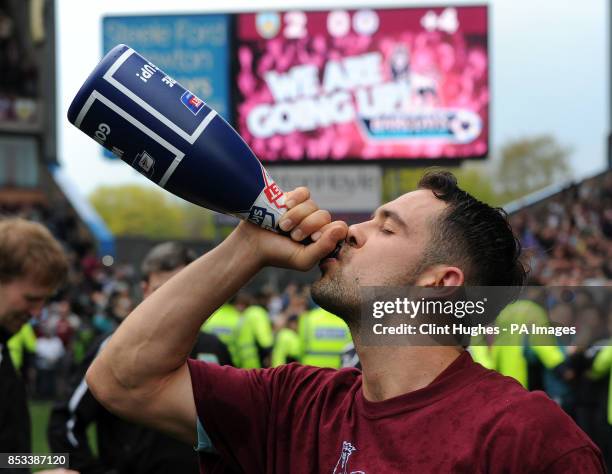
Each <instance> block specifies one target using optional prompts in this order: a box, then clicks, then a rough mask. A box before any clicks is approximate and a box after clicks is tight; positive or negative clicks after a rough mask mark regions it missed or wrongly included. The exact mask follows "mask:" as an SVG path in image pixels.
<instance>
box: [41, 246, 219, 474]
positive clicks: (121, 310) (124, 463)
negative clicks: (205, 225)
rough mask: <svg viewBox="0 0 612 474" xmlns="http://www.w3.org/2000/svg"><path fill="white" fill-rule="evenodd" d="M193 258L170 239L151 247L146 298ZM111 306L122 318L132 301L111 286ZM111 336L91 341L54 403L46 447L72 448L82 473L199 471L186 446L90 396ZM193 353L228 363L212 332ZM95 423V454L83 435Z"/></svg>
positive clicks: (64, 450)
mask: <svg viewBox="0 0 612 474" xmlns="http://www.w3.org/2000/svg"><path fill="white" fill-rule="evenodd" d="M194 258H195V254H194V253H193V252H191V251H190V250H188V249H187V248H185V247H183V246H181V245H179V244H176V243H173V242H168V243H165V244H160V245H158V246H156V247H154V248H153V249H152V250H151V251H150V252H149V254H148V255H147V256H146V257H145V259H144V261H143V264H142V283H141V287H142V293H143V297H144V298H145V299H146V298H148V297H149V296H150V295H151V294H152V293H153V292H155V291H156V290H157V289H158V288H159V287H160V286H162V285H163V284H164V283H165V282H166V281H167V280H169V279H170V278H171V277H172V276H173V275H174V274H175V273H177V272H178V271H179V270H181V269H182V268H184V267H185V266H186V265H188V264H189V263H190V262H191V261H192V260H193V259H194ZM111 306H112V308H113V317H114V318H117V319H118V320H120V321H122V320H123V319H124V318H125V317H126V316H127V313H128V312H129V311H130V310H131V306H132V305H131V301H128V299H127V293H126V292H125V290H124V289H123V288H121V287H120V285H119V286H116V287H115V292H114V298H111ZM110 337H111V336H110V335H108V334H106V335H103V336H102V337H100V338H99V340H98V341H97V343H96V344H94V346H93V348H92V350H91V352H90V353H89V354H88V356H87V357H86V358H85V360H84V362H83V364H82V365H81V366H80V367H79V369H78V370H77V371H76V373H75V377H74V378H75V380H74V384H73V390H72V391H71V393H70V395H69V396H68V397H66V399H64V400H63V401H61V402H59V403H56V405H55V407H54V408H53V411H52V414H51V418H50V421H49V428H48V440H49V446H50V447H51V449H52V450H53V452H56V453H70V467H71V468H73V469H76V470H78V471H79V472H80V473H81V474H110V473H113V474H138V473H143V474H144V473H147V474H156V473H157V474H162V473H167V474H174V473H178V472H180V473H185V474H189V473H194V474H195V473H197V472H198V467H197V459H196V456H195V453H194V451H193V449H192V448H191V447H190V446H188V445H185V444H182V443H180V442H178V441H176V440H174V439H173V438H170V437H168V436H166V435H162V434H160V433H158V432H156V431H153V430H150V429H146V428H144V427H142V426H140V425H136V424H133V423H129V422H127V421H124V420H122V419H119V418H117V417H116V416H114V415H112V414H111V413H110V412H108V411H107V410H105V409H104V408H103V407H102V406H101V405H100V404H99V403H98V402H97V401H96V399H95V398H93V396H92V394H91V392H90V391H89V390H88V387H87V383H86V382H85V379H84V374H85V371H86V370H87V368H88V367H89V365H90V364H91V362H92V361H93V359H94V358H95V357H96V356H97V355H98V353H99V351H100V350H101V349H102V348H103V347H104V346H105V345H106V343H107V342H108V340H109V339H110ZM191 356H192V357H194V358H197V359H199V360H205V361H207V362H215V363H218V364H230V363H231V359H230V355H229V352H228V351H227V348H226V347H225V346H224V345H223V343H221V342H220V341H219V339H218V338H216V337H215V336H213V335H211V334H204V333H200V335H199V337H198V339H197V340H196V343H195V345H194V347H193V349H192V353H191ZM93 423H95V424H96V429H97V434H98V435H97V440H98V449H97V451H98V453H99V454H98V457H97V458H96V457H95V456H94V455H93V450H92V448H91V446H90V444H89V439H88V437H87V428H88V427H89V426H90V425H91V424H93Z"/></svg>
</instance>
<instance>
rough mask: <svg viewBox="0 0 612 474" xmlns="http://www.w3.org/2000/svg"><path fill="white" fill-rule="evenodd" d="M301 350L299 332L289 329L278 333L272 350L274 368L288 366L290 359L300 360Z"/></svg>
mask: <svg viewBox="0 0 612 474" xmlns="http://www.w3.org/2000/svg"><path fill="white" fill-rule="evenodd" d="M300 348H301V346H300V337H299V336H298V334H297V332H295V331H294V330H292V329H289V328H283V329H281V330H280V331H278V333H277V334H276V340H275V341H274V348H273V349H272V363H271V365H272V367H278V366H279V365H283V364H286V363H287V362H290V359H293V360H294V361H297V360H299V358H300Z"/></svg>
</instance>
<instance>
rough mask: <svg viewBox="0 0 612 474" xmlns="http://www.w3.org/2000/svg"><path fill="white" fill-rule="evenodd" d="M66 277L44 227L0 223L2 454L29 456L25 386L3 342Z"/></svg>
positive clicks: (62, 260) (55, 245) (18, 221)
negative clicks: (23, 454)
mask: <svg viewBox="0 0 612 474" xmlns="http://www.w3.org/2000/svg"><path fill="white" fill-rule="evenodd" d="M67 271H68V264H67V261H66V256H65V254H64V251H63V249H62V247H61V246H60V244H59V243H58V242H57V241H56V240H55V239H54V238H53V237H52V235H51V233H50V232H49V231H48V230H47V229H46V228H45V227H43V226H42V225H40V224H36V223H32V222H28V221H25V220H23V219H19V218H9V219H4V220H0V452H3V453H30V452H31V450H32V446H31V436H30V415H29V410H28V405H27V399H26V391H25V386H24V383H23V380H22V378H21V377H20V376H19V374H17V372H16V371H15V368H14V367H13V364H12V361H11V357H10V355H9V351H8V347H7V341H8V339H9V337H10V336H11V335H13V334H15V333H17V332H18V331H19V330H20V329H21V326H22V325H23V324H25V323H26V322H28V320H29V319H30V318H31V317H32V316H35V315H37V314H38V313H39V312H40V311H41V309H42V307H43V305H44V304H45V301H46V300H47V298H49V297H50V296H51V295H52V294H53V293H54V292H55V291H56V290H57V289H58V287H59V286H60V284H61V283H62V282H63V280H64V278H65V277H66V274H67ZM7 472H11V470H10V469H9V470H8V471H7ZM15 472H24V471H23V470H17V471H15Z"/></svg>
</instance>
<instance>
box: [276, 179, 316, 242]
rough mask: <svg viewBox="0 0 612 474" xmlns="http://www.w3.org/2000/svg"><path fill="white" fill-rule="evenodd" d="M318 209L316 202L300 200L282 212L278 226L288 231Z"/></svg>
mask: <svg viewBox="0 0 612 474" xmlns="http://www.w3.org/2000/svg"><path fill="white" fill-rule="evenodd" d="M298 189H300V188H298ZM304 189H306V188H304ZM318 209H319V206H317V204H316V203H315V202H314V201H313V200H312V199H307V200H306V201H302V202H300V203H299V204H296V205H295V206H294V207H293V208H291V209H289V210H288V211H287V212H285V214H283V217H281V219H280V222H279V227H280V228H281V229H282V230H284V231H285V232H288V231H290V230H292V229H294V228H296V227H298V226H299V225H300V224H301V222H302V221H303V220H304V219H306V217H308V216H310V215H311V214H313V213H314V212H316V211H317V210H318ZM298 240H301V239H298Z"/></svg>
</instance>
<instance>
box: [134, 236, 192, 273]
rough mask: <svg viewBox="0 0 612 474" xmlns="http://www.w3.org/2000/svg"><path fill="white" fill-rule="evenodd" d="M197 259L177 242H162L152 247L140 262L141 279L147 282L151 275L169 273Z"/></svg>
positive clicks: (188, 249) (190, 250) (189, 250)
mask: <svg viewBox="0 0 612 474" xmlns="http://www.w3.org/2000/svg"><path fill="white" fill-rule="evenodd" d="M196 258H197V254H196V253H195V252H194V251H193V250H192V249H190V248H187V247H185V246H184V245H182V244H179V243H178V242H164V243H163V244H159V245H156V246H155V247H153V248H152V249H151V250H150V251H149V253H148V254H147V256H146V257H145V258H144V260H143V262H142V266H141V267H140V272H141V274H142V279H143V280H144V281H148V280H149V277H150V276H151V274H152V273H157V272H171V271H172V270H176V269H177V268H180V267H184V266H186V265H189V264H190V263H191V262H193V261H194V260H195V259H196Z"/></svg>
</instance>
